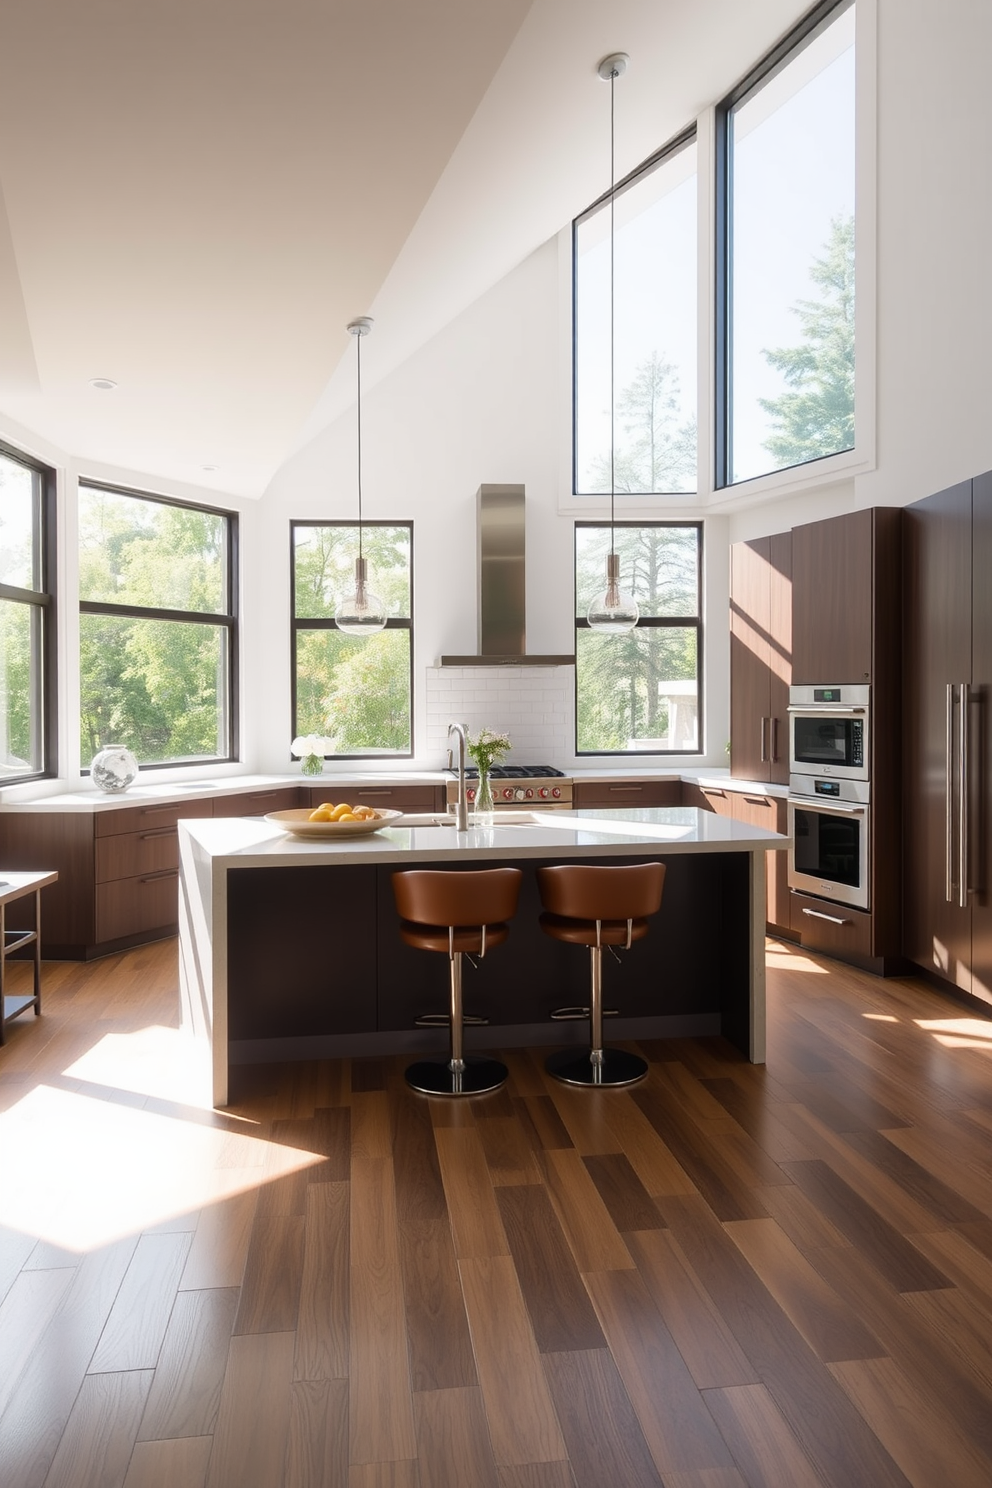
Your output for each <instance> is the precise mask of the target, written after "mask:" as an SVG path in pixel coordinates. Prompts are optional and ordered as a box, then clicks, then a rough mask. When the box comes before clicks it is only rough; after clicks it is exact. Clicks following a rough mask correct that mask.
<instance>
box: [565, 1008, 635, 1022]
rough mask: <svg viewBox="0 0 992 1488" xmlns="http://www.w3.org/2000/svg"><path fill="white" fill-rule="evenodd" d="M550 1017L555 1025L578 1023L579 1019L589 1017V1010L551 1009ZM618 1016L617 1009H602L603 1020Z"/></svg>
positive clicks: (618, 1010)
mask: <svg viewBox="0 0 992 1488" xmlns="http://www.w3.org/2000/svg"><path fill="white" fill-rule="evenodd" d="M550 1016H551V1018H552V1020H553V1021H554V1022H555V1023H571V1022H578V1021H579V1020H580V1019H581V1018H588V1016H589V1009H588V1008H587V1007H561V1008H552V1009H551V1014H550ZM619 1016H620V1009H619V1008H604V1009H603V1017H604V1018H619Z"/></svg>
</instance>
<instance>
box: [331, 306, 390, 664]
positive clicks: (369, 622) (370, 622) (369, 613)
mask: <svg viewBox="0 0 992 1488" xmlns="http://www.w3.org/2000/svg"><path fill="white" fill-rule="evenodd" d="M371 329H372V319H371V316H368V315H361V316H359V318H358V319H357V320H351V321H349V322H348V330H349V331H350V332H351V334H352V335H353V336H354V338H355V349H356V359H357V369H358V372H357V379H358V557H357V558H356V559H355V587H354V589H353V590H352V591H351V593H350V594H349V595H348V597H347V598H346V599H343V600H342V601H341V603H340V604H339V605H338V606H337V609H336V611H335V614H334V621H335V624H336V625H337V628H338V630H342V631H344V633H345V635H352V636H364V635H372V634H374V632H375V631H377V630H383V629H384V628H385V624H386V607H385V605H384V604H383V602H382V600H381V599H380V598H379V596H378V594H373V593H372V590H371V589H370V588H369V585H368V564H367V563H366V561H365V556H364V554H363V552H362V337H363V336H367V335H368V334H369V331H371Z"/></svg>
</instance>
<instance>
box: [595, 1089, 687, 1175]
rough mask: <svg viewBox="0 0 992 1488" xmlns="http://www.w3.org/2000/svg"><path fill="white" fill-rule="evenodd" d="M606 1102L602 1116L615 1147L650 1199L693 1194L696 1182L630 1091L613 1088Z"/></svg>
mask: <svg viewBox="0 0 992 1488" xmlns="http://www.w3.org/2000/svg"><path fill="white" fill-rule="evenodd" d="M616 1095H617V1098H616V1099H615V1100H613V1101H611V1102H610V1105H609V1107H608V1108H607V1112H606V1119H607V1121H608V1122H609V1125H610V1128H611V1130H612V1131H613V1132H614V1134H615V1135H616V1137H617V1142H618V1148H619V1149H620V1150H622V1151H623V1152H624V1153H625V1154H626V1156H627V1158H628V1159H629V1161H630V1165H631V1167H632V1168H633V1169H634V1172H635V1173H636V1174H637V1176H638V1178H640V1180H641V1182H642V1183H643V1185H644V1187H645V1189H646V1191H647V1192H648V1193H649V1194H650V1195H651V1197H652V1198H658V1197H659V1196H660V1195H661V1194H693V1193H695V1192H696V1185H695V1184H694V1183H693V1181H692V1179H691V1178H690V1177H689V1175H688V1173H687V1172H686V1171H685V1169H684V1168H683V1167H682V1165H681V1163H680V1162H679V1161H678V1159H677V1158H676V1157H675V1156H674V1154H673V1153H672V1152H671V1151H670V1149H669V1148H668V1147H666V1145H665V1143H664V1142H663V1141H662V1139H661V1137H660V1136H659V1135H658V1133H657V1132H656V1131H655V1129H654V1127H653V1126H652V1125H651V1123H650V1121H649V1120H648V1119H647V1117H646V1116H645V1115H644V1112H643V1111H641V1110H640V1109H639V1107H637V1106H635V1104H634V1102H633V1101H632V1100H631V1098H630V1092H628V1091H617V1093H616Z"/></svg>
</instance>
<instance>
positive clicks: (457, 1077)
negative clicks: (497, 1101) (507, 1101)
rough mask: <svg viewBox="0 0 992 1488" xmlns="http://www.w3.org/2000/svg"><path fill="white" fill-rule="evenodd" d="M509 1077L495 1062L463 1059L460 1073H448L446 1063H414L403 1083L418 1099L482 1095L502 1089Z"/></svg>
mask: <svg viewBox="0 0 992 1488" xmlns="http://www.w3.org/2000/svg"><path fill="white" fill-rule="evenodd" d="M509 1073H510V1072H509V1070H508V1069H507V1067H506V1065H505V1064H500V1062H499V1060H498V1059H466V1060H465V1061H464V1068H462V1069H452V1067H451V1061H450V1060H447V1059H418V1061H417V1063H416V1064H411V1065H410V1066H409V1068H408V1069H407V1071H406V1083H407V1084H408V1085H409V1086H410V1087H411V1088H412V1089H413V1090H419V1091H420V1093H421V1095H485V1094H486V1093H487V1092H488V1091H490V1090H499V1088H500V1086H501V1085H505V1084H506V1081H507V1078H508V1076H509Z"/></svg>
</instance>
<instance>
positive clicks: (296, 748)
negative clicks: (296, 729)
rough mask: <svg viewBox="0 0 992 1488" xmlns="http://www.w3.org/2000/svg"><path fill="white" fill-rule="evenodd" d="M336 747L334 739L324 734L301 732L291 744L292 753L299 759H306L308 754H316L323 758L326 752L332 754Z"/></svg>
mask: <svg viewBox="0 0 992 1488" xmlns="http://www.w3.org/2000/svg"><path fill="white" fill-rule="evenodd" d="M333 748H334V740H333V739H328V738H327V737H326V736H325V735H324V734H301V735H299V737H298V738H296V739H294V740H293V742H292V744H291V745H290V746H289V750H290V753H291V754H294V755H295V756H296V757H297V759H304V758H306V756H307V755H310V754H316V755H317V756H318V757H319V758H320V759H323V757H324V755H325V754H330V752H331V750H332V749H333Z"/></svg>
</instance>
